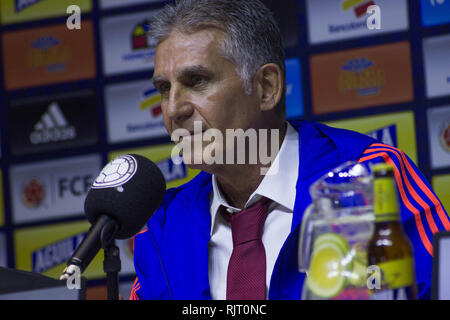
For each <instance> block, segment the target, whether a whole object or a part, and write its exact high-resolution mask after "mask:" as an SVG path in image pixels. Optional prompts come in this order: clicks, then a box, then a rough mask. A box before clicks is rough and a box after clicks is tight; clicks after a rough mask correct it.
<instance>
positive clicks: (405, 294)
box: [370, 257, 414, 300]
mask: <svg viewBox="0 0 450 320" xmlns="http://www.w3.org/2000/svg"><path fill="white" fill-rule="evenodd" d="M378 266H379V268H380V269H381V289H375V290H373V291H372V294H371V297H370V298H371V299H372V300H409V299H412V298H413V294H412V287H413V285H414V264H413V260H412V258H411V257H408V258H403V259H397V260H393V261H388V262H383V263H379V264H378Z"/></svg>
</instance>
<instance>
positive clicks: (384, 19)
mask: <svg viewBox="0 0 450 320" xmlns="http://www.w3.org/2000/svg"><path fill="white" fill-rule="evenodd" d="M263 1H265V3H266V4H267V5H268V6H269V7H270V8H271V9H272V11H273V12H274V15H275V18H276V19H277V20H278V22H279V25H280V29H281V32H282V35H283V42H284V47H285V52H286V80H287V83H286V92H287V99H286V104H287V108H286V109H287V110H286V113H287V118H288V119H305V120H312V121H319V122H323V123H327V124H329V125H331V126H336V127H341V128H347V129H352V130H356V131H359V132H361V133H364V134H367V135H369V136H372V137H375V138H377V139H379V140H380V141H383V142H384V143H387V144H389V145H392V146H395V147H398V148H400V149H402V150H403V151H405V152H406V153H407V154H408V155H409V157H410V158H411V159H412V160H413V161H414V162H415V163H416V164H418V165H419V167H420V168H421V170H422V171H423V173H424V174H425V176H426V177H427V179H428V180H429V181H430V183H432V185H433V187H434V188H435V190H436V192H437V193H438V195H439V196H440V198H441V199H442V202H443V205H444V206H445V207H446V209H447V210H450V194H449V190H450V178H449V177H450V60H449V59H448V58H449V57H450V0H395V1H391V0H283V1H277V0H263ZM166 2H168V1H164V0H99V1H92V0H76V1H66V0H1V1H0V38H1V48H0V49H1V50H0V56H1V57H0V63H1V66H0V72H2V76H1V77H0V137H1V148H0V155H1V157H0V265H3V266H8V267H11V268H18V269H23V270H28V271H34V272H38V273H42V274H44V275H47V276H50V277H55V278H57V277H59V275H60V273H61V272H62V270H63V268H64V264H65V262H66V261H67V259H68V258H69V257H70V255H71V254H72V253H73V251H74V249H75V248H76V246H77V245H78V244H79V243H80V241H81V240H82V239H83V237H84V236H85V234H86V232H87V230H88V229H89V223H88V222H87V220H86V218H85V216H84V214H83V204H84V199H85V196H86V193H87V192H88V190H89V187H90V185H91V183H92V181H93V180H94V179H95V177H96V176H97V174H98V173H99V171H100V169H101V168H102V167H103V166H104V165H105V164H106V163H107V161H108V160H110V159H112V158H114V157H116V156H118V155H120V154H124V153H138V154H142V155H144V156H146V157H148V158H150V159H152V160H153V161H154V162H155V163H156V164H157V165H158V166H159V168H160V169H161V171H162V172H163V174H164V176H165V178H166V181H167V187H168V188H170V187H176V186H179V185H180V184H183V183H185V182H187V181H189V180H191V179H192V178H193V177H194V176H195V175H196V174H198V171H196V170H191V169H189V168H188V167H187V166H186V165H185V164H183V163H181V164H178V165H176V164H175V163H174V162H173V161H172V160H171V151H172V143H171V142H170V139H169V136H168V135H167V133H166V131H165V129H164V125H163V121H162V110H161V97H160V95H159V93H158V92H157V91H156V90H155V88H154V87H153V84H152V81H151V78H152V74H153V66H154V61H153V59H154V54H155V48H156V43H155V41H154V39H152V38H151V37H149V36H148V35H147V31H148V30H149V25H148V19H149V18H151V16H152V15H154V14H155V13H156V12H157V11H158V10H161V8H162V7H163V6H164V4H165V3H166ZM70 5H77V6H79V9H80V12H81V13H82V14H81V18H80V29H69V28H68V27H67V24H66V22H67V20H68V19H69V20H70V15H71V14H72V13H73V12H74V11H72V12H71V13H67V9H68V7H69V6H70ZM72 18H73V17H72ZM70 21H72V22H73V21H76V19H75V20H70ZM117 244H118V246H119V248H120V253H121V261H122V271H121V272H120V281H121V292H123V293H124V294H125V295H126V297H125V298H127V295H128V294H129V291H130V284H132V283H133V281H134V276H135V273H134V268H133V238H130V239H125V240H121V241H117ZM102 260H103V255H102V253H99V255H98V256H97V257H96V258H95V260H94V261H93V263H92V265H91V266H90V267H89V268H88V269H87V271H86V274H85V275H86V277H87V278H88V280H89V289H90V291H89V290H88V292H91V293H89V294H88V297H91V298H92V299H95V298H99V297H106V292H105V287H104V285H105V274H104V273H103V269H102Z"/></svg>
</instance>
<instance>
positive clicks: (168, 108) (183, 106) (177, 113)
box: [162, 85, 194, 122]
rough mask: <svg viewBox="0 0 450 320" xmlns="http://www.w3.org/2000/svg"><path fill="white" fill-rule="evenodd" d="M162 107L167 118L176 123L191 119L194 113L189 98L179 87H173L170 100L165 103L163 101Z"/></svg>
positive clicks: (169, 96) (169, 95)
mask: <svg viewBox="0 0 450 320" xmlns="http://www.w3.org/2000/svg"><path fill="white" fill-rule="evenodd" d="M162 107H163V111H165V114H166V117H168V118H169V119H171V120H172V121H175V122H179V121H182V120H184V119H187V118H189V117H190V116H191V115H192V113H193V112H194V107H193V105H192V103H191V102H190V101H189V96H188V95H187V94H186V93H185V92H184V90H183V88H182V87H181V86H178V85H173V86H171V88H170V91H169V94H168V99H167V100H166V101H165V102H164V100H163V102H162Z"/></svg>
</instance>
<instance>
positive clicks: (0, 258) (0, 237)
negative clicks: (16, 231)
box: [0, 232, 8, 267]
mask: <svg viewBox="0 0 450 320" xmlns="http://www.w3.org/2000/svg"><path fill="white" fill-rule="evenodd" d="M7 252H8V251H7V250H6V237H5V235H4V234H3V233H2V232H0V267H8V261H7V256H6V255H7Z"/></svg>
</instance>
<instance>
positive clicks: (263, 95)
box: [255, 63, 283, 111]
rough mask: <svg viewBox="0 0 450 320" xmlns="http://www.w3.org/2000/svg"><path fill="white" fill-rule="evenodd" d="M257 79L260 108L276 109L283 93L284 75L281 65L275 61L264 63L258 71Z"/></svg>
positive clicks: (265, 109)
mask: <svg viewBox="0 0 450 320" xmlns="http://www.w3.org/2000/svg"><path fill="white" fill-rule="evenodd" d="M255 81H256V89H257V93H258V95H259V98H260V109H261V110H262V111H269V110H272V109H274V108H275V106H276V105H277V104H278V102H279V101H280V100H281V96H282V94H283V76H282V72H281V69H280V67H279V66H278V65H277V64H275V63H268V64H265V65H263V66H262V67H260V68H259V69H258V71H257V72H256V76H255Z"/></svg>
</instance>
